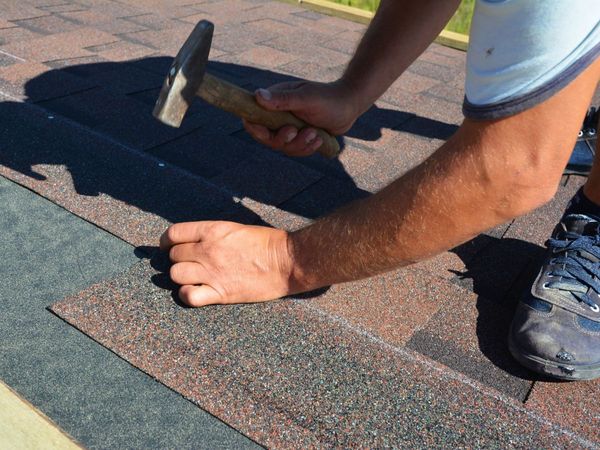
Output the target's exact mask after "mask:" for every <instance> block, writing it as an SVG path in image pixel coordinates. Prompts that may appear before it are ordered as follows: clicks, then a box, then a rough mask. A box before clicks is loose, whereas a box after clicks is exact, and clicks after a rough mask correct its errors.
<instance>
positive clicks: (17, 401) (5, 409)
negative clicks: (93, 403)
mask: <svg viewBox="0 0 600 450" xmlns="http://www.w3.org/2000/svg"><path fill="white" fill-rule="evenodd" d="M0 448H2V449H4V448H6V449H12V450H19V449H28V450H31V449H44V450H54V449H65V450H71V449H81V448H82V447H80V446H79V445H78V444H76V443H75V441H74V440H73V439H72V438H70V437H69V436H68V435H67V434H65V433H64V432H63V431H61V430H60V429H59V428H58V427H57V426H56V425H55V424H54V423H52V421H51V420H50V419H48V418H47V417H46V416H45V415H43V414H42V413H41V412H40V411H38V410H37V409H36V408H35V407H34V406H33V405H31V404H30V403H29V402H27V401H26V400H24V399H23V398H21V397H20V396H19V395H18V394H17V393H16V392H14V391H13V390H11V389H10V388H9V387H8V386H6V385H5V384H4V383H2V382H1V381H0Z"/></svg>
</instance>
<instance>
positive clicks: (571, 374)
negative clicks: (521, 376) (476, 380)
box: [508, 333, 600, 381]
mask: <svg viewBox="0 0 600 450" xmlns="http://www.w3.org/2000/svg"><path fill="white" fill-rule="evenodd" d="M508 349H509V350H510V353H511V354H512V355H513V357H514V358H515V359H516V360H517V361H518V362H519V363H520V364H522V365H524V366H525V367H527V368H528V369H531V370H533V371H534V372H537V373H541V374H542V375H548V376H550V377H553V378H558V379H561V380H568V381H577V380H593V379H596V378H598V377H600V364H592V365H586V366H574V365H571V364H561V363H558V362H556V361H549V360H547V359H543V358H540V357H538V356H535V355H530V354H527V353H525V352H523V351H522V350H520V349H519V347H518V346H517V345H516V344H515V343H514V342H513V339H512V333H511V334H510V335H509V338H508Z"/></svg>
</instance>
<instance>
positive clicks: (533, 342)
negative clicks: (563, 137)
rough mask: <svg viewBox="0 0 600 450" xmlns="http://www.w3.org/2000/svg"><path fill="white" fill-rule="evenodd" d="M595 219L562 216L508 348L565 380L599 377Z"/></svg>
mask: <svg viewBox="0 0 600 450" xmlns="http://www.w3.org/2000/svg"><path fill="white" fill-rule="evenodd" d="M599 222H600V219H598V218H596V217H592V216H587V215H583V214H570V215H567V216H565V217H563V219H562V221H561V223H560V224H558V226H557V227H556V228H555V230H554V232H553V233H552V238H551V239H549V240H548V241H547V242H546V246H547V248H548V250H547V253H546V257H545V259H544V263H543V264H542V268H541V270H540V272H539V274H538V276H537V278H536V279H535V281H534V282H533V285H532V287H531V289H530V291H529V292H527V293H526V295H524V298H523V299H522V300H521V301H520V302H519V305H518V306H517V311H516V313H515V316H514V318H513V322H512V325H511V328H510V332H509V339H508V345H509V349H510V352H511V353H512V355H513V356H514V357H515V359H516V360H517V361H519V362H520V363H521V364H523V365H524V366H526V367H528V368H529V369H532V370H534V371H536V372H538V373H541V374H544V375H549V376H552V377H555V378H560V379H564V380H591V379H594V378H598V377H600V295H599V293H600V223H599Z"/></svg>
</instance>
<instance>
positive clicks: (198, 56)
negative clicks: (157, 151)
mask: <svg viewBox="0 0 600 450" xmlns="http://www.w3.org/2000/svg"><path fill="white" fill-rule="evenodd" d="M213 30H214V25H213V24H212V23H211V22H209V21H207V20H201V21H200V22H199V23H198V24H197V25H196V27H195V28H194V30H193V31H192V33H191V34H190V36H189V37H188V38H187V40H186V41H185V43H184V44H183V46H182V47H181V49H180V50H179V53H177V56H176V57H175V59H174V60H173V64H172V65H171V68H170V69H169V73H168V74H167V77H166V78H165V81H164V83H163V86H162V89H161V91H160V94H159V96H158V100H157V101H156V106H155V107H154V111H153V112H152V114H153V115H154V117H156V118H157V119H158V120H160V121H161V122H163V123H165V124H167V125H170V126H172V127H179V126H180V125H181V121H182V120H183V117H184V116H185V113H186V111H187V110H188V108H189V107H190V105H191V104H192V101H193V100H194V98H195V96H196V95H197V96H199V97H200V98H202V99H203V100H205V101H207V102H208V103H210V104H212V105H214V106H216V107H218V108H221V109H223V110H225V111H228V112H230V113H233V114H235V115H236V116H238V117H242V118H244V119H246V120H248V121H249V122H254V123H258V124H261V125H264V126H265V127H267V128H269V129H271V130H277V129H279V128H281V127H282V126H284V125H293V126H294V127H296V128H298V129H301V128H304V127H306V126H307V124H306V123H305V122H304V121H302V120H301V119H299V118H298V117H296V116H295V115H293V114H292V113H290V112H286V111H267V110H266V109H264V108H262V107H261V106H260V105H259V104H258V103H257V102H256V99H255V98H254V95H253V94H252V93H251V92H249V91H247V90H245V89H242V88H240V87H238V86H235V85H233V84H231V83H228V82H226V81H224V80H221V79H219V78H217V77H214V76H212V75H211V74H209V73H207V72H206V70H205V69H206V63H207V61H208V53H209V51H210V44H211V42H212V35H213ZM317 135H318V136H319V137H320V138H321V139H322V141H323V144H322V145H321V146H320V147H319V148H318V149H317V151H318V152H319V153H321V154H322V155H324V156H326V157H329V158H333V157H335V156H336V155H337V154H338V153H339V150H340V147H339V144H338V142H337V140H336V139H335V138H334V137H333V136H332V135H331V134H329V133H328V132H327V131H325V130H322V129H317Z"/></svg>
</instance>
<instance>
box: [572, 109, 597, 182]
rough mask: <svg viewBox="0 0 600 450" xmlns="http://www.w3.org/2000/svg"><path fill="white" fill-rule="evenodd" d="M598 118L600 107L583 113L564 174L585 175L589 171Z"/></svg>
mask: <svg viewBox="0 0 600 450" xmlns="http://www.w3.org/2000/svg"><path fill="white" fill-rule="evenodd" d="M599 118H600V108H598V109H596V108H594V107H592V108H590V109H589V111H588V112H587V114H586V115H585V119H584V121H583V125H582V127H581V130H580V131H579V135H578V136H577V142H576V143H575V148H574V149H573V153H571V157H570V158H569V162H568V163H567V167H566V169H565V171H564V174H565V175H587V174H589V173H590V169H591V168H592V163H593V162H594V154H595V151H596V141H597V139H598V131H597V130H596V127H597V126H598V119H599Z"/></svg>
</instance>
